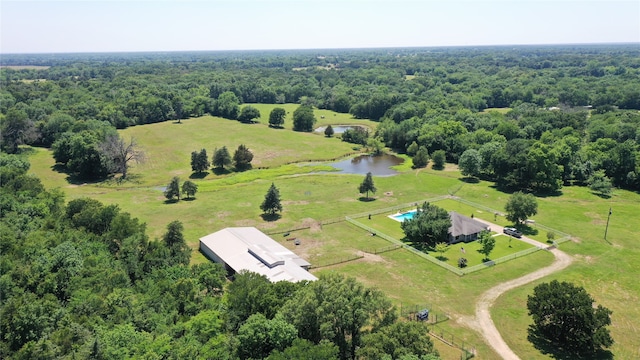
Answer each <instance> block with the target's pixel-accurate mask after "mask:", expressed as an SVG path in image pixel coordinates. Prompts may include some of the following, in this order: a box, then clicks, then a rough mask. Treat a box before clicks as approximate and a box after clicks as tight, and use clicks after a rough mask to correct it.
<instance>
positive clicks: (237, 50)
mask: <svg viewBox="0 0 640 360" xmlns="http://www.w3.org/2000/svg"><path fill="white" fill-rule="evenodd" d="M598 45H638V46H640V42H575V43H534V44H525V43H521V44H476V45H417V46H379V47H371V46H367V47H335V48H332V47H327V48H254V49H216V50H212V49H209V50H202V49H201V50H106V51H59V52H7V53H5V52H1V51H0V56H2V55H58V54H60V55H74V54H75V55H81V54H153V53H214V52H220V53H222V52H254V51H265V52H268V51H327V50H384V49H444V48H474V47H479V48H480V47H483V48H489V47H510V46H513V47H536V46H540V47H543V46H554V47H557V46H559V47H562V46H598Z"/></svg>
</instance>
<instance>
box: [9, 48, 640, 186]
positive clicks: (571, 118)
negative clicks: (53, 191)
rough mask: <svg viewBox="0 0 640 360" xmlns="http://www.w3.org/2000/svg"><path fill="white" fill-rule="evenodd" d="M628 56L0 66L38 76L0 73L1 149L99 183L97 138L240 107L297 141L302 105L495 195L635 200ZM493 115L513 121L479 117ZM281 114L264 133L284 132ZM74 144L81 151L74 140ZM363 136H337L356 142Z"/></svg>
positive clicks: (181, 58) (315, 54) (493, 52)
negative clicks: (587, 190)
mask: <svg viewBox="0 0 640 360" xmlns="http://www.w3.org/2000/svg"><path fill="white" fill-rule="evenodd" d="M639 58H640V53H639V50H638V49H637V47H633V46H625V45H607V46H604V45H600V46H598V45H593V46H586V45H585V46H573V47H562V46H547V47H545V46H539V47H515V48H511V47H510V48H503V47H486V48H481V49H470V48H458V49H452V48H435V49H392V50H389V49H385V50H384V51H381V50H326V51H298V52H295V51H292V52H255V53H253V52H249V53H237V52H230V53H224V52H223V53H215V54H212V53H211V54H209V53H199V54H194V53H179V54H171V55H167V54H145V55H140V54H138V55H136V54H102V55H65V56H59V57H50V56H48V55H37V56H36V55H29V56H26V55H7V56H3V59H2V60H1V61H2V62H3V64H21V65H24V64H32V65H47V66H50V67H49V68H44V69H40V70H34V69H24V70H14V69H11V68H2V69H0V119H1V120H0V121H1V122H2V124H1V126H0V129H1V133H0V138H1V139H2V144H0V146H1V147H2V149H3V150H4V151H7V152H15V151H16V150H17V149H18V145H20V144H30V145H41V146H53V145H54V143H56V142H58V144H57V145H56V146H55V147H58V148H60V152H62V153H64V150H63V149H64V148H66V147H73V148H75V149H78V151H77V152H79V153H82V154H88V155H86V157H85V158H82V156H77V157H78V158H79V160H78V161H73V162H72V163H71V164H69V163H68V162H67V163H61V164H63V166H64V167H65V168H68V171H71V172H73V173H76V174H77V175H79V176H82V177H100V176H104V173H109V172H113V171H114V170H113V169H109V164H101V162H104V161H102V160H100V154H99V153H98V151H96V148H99V147H100V145H101V144H102V143H103V142H105V141H107V135H108V134H107V133H106V132H105V130H100V129H99V128H101V127H105V126H111V127H115V128H125V127H127V126H132V125H141V124H147V123H152V122H159V121H167V120H178V121H180V120H182V119H188V118H189V117H194V116H202V115H205V114H212V115H215V116H221V117H225V118H229V119H237V120H240V121H244V122H253V121H254V119H256V118H257V117H259V112H258V111H257V109H255V108H254V107H252V106H251V105H246V104H249V103H269V104H282V103H299V104H301V105H304V106H305V108H300V109H299V110H300V112H301V113H300V116H298V117H297V116H296V114H294V129H295V130H299V131H311V129H312V126H313V124H314V123H315V118H314V117H312V116H311V115H312V114H310V113H309V111H308V109H307V107H308V108H311V109H312V108H314V107H315V108H320V109H329V110H334V111H337V112H342V113H350V114H352V115H353V116H354V117H355V118H357V119H359V118H362V119H364V118H367V119H372V120H376V121H380V126H379V128H378V132H377V133H376V134H375V136H374V138H375V139H378V140H380V141H382V142H383V144H384V145H386V146H389V147H391V148H393V149H395V150H397V151H400V152H407V153H408V154H410V155H411V156H412V157H414V164H415V165H416V167H422V166H426V164H427V163H428V161H429V159H431V158H433V159H434V163H435V158H436V152H437V154H438V155H437V158H438V159H440V158H441V152H444V155H445V158H446V161H449V162H453V163H458V161H459V160H460V158H461V157H462V154H463V153H464V152H465V151H467V150H477V151H478V152H479V155H480V156H479V157H478V156H473V157H471V158H472V160H473V159H475V160H479V161H476V162H480V167H479V175H480V176H482V177H484V178H486V179H487V180H491V181H495V182H496V183H497V184H498V185H499V186H502V187H505V188H513V189H515V190H527V191H535V192H547V193H549V192H555V191H558V190H559V189H560V188H561V187H562V186H567V185H570V184H590V183H602V181H604V182H605V183H606V182H607V181H609V182H611V184H612V185H613V186H617V187H622V188H627V189H632V190H635V189H638V188H640V176H639V174H640V172H639V171H638V166H639V165H638V163H637V161H636V159H637V155H638V141H639V139H638V137H639V136H640V132H639V130H638V129H639V126H640V125H639V124H640V120H639V117H640V115H638V113H637V111H635V110H640V90H638V87H637V86H636V85H637V84H636V79H637V76H638V73H639V72H640V63H639V61H638V59H639ZM168 59H171V61H166V60H168ZM241 104H245V106H244V107H242V108H240V105H241ZM587 107H588V108H587ZM492 108H510V109H511V110H509V111H508V112H506V113H503V112H498V111H489V112H484V110H487V109H492ZM305 109H307V110H305ZM550 109H551V110H550ZM281 111H282V109H281V108H280V110H279V111H278V112H276V113H273V112H272V114H270V116H269V123H270V124H271V125H272V126H275V127H279V126H281V125H282V124H283V122H282V121H283V116H284V115H283V114H282V113H281ZM296 111H297V110H296ZM272 115H273V118H272ZM297 119H298V120H297ZM272 120H273V122H272ZM80 132H84V133H83V137H84V138H86V139H90V140H86V141H85V142H84V143H82V142H80V141H79V140H78V139H72V138H73V135H72V134H77V133H80ZM69 133H71V134H69ZM362 135H363V134H359V133H357V132H355V131H354V132H352V133H348V134H347V136H346V138H348V139H352V140H353V141H354V142H357V143H364V142H366V141H368V140H366V139H363V138H362ZM414 144H415V145H414ZM61 156H62V160H66V159H67V158H68V154H67V156H65V155H64V154H61ZM469 157H470V156H467V157H465V158H464V159H465V160H468V159H469ZM88 164H91V166H89V165H88ZM96 166H98V169H99V170H91V169H93V168H96ZM116 168H117V167H116ZM594 176H595V177H594ZM603 176H604V177H606V178H603Z"/></svg>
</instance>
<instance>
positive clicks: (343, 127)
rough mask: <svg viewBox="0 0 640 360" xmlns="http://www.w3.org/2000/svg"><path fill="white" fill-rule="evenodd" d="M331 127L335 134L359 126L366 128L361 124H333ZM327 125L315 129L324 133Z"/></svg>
mask: <svg viewBox="0 0 640 360" xmlns="http://www.w3.org/2000/svg"><path fill="white" fill-rule="evenodd" d="M331 127H332V128H333V133H334V134H342V133H343V132H345V131H346V130H348V129H355V128H357V127H360V128H365V127H363V126H360V125H331ZM326 128H327V127H326V126H320V127H319V128H317V129H315V130H313V131H315V132H317V133H323V134H324V130H325V129H326Z"/></svg>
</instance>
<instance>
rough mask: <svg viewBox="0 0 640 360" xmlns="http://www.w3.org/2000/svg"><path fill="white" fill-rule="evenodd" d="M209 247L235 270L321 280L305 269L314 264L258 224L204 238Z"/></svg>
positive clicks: (274, 279) (273, 278) (202, 241)
mask: <svg viewBox="0 0 640 360" xmlns="http://www.w3.org/2000/svg"><path fill="white" fill-rule="evenodd" d="M200 246H201V247H203V246H206V247H207V248H208V249H209V250H210V251H212V252H213V253H215V254H216V256H218V257H219V258H220V259H221V260H222V261H224V262H225V264H227V265H228V266H229V267H230V268H232V269H233V270H234V271H236V272H239V271H241V270H247V271H252V272H255V273H258V274H261V275H265V276H266V277H267V278H268V279H269V280H270V281H272V282H278V281H283V280H284V281H290V282H298V281H302V280H310V281H314V280H317V278H316V277H315V276H313V275H312V274H311V273H309V272H308V271H307V270H305V269H304V268H303V267H308V266H309V265H310V264H309V262H307V261H306V260H304V259H303V258H301V257H299V256H298V255H296V254H294V253H293V252H292V251H291V250H289V249H287V248H286V247H284V246H282V245H281V244H280V243H278V242H277V241H275V240H273V239H272V238H270V237H269V236H267V235H266V234H264V233H263V232H261V231H260V230H258V229H256V228H254V227H233V228H226V229H222V230H220V231H217V232H214V233H212V234H209V235H207V236H204V237H202V238H200Z"/></svg>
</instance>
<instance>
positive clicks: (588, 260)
mask: <svg viewBox="0 0 640 360" xmlns="http://www.w3.org/2000/svg"><path fill="white" fill-rule="evenodd" d="M574 257H575V258H576V259H578V260H580V261H584V262H585V263H587V264H593V263H594V261H595V260H594V258H593V256H588V255H574Z"/></svg>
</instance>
